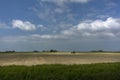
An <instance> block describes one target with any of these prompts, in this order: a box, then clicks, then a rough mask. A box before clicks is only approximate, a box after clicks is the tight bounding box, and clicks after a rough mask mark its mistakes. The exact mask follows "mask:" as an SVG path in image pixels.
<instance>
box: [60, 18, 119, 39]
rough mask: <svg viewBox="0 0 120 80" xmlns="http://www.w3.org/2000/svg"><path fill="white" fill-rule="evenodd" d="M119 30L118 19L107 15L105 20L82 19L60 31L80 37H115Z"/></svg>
mask: <svg viewBox="0 0 120 80" xmlns="http://www.w3.org/2000/svg"><path fill="white" fill-rule="evenodd" d="M119 31H120V19H117V18H112V17H109V18H107V19H106V20H95V21H91V20H89V21H83V22H81V23H79V24H78V25H76V26H73V27H71V28H70V29H68V30H65V31H62V33H63V34H65V35H68V34H69V35H70V34H71V35H73V34H74V35H77V36H78V35H79V36H82V37H115V36H118V34H119Z"/></svg>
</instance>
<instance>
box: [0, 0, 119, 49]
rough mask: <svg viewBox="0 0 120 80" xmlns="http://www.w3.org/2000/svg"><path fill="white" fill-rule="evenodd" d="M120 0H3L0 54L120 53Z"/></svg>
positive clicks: (0, 23)
mask: <svg viewBox="0 0 120 80" xmlns="http://www.w3.org/2000/svg"><path fill="white" fill-rule="evenodd" d="M119 4H120V1H119V0H0V51H6V50H16V51H33V50H50V49H56V50H63V51H69V50H79V51H91V50H114V51H115V50H116V51H120V5H119Z"/></svg>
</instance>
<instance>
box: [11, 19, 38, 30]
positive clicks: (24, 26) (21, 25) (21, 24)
mask: <svg viewBox="0 0 120 80" xmlns="http://www.w3.org/2000/svg"><path fill="white" fill-rule="evenodd" d="M12 25H13V28H18V29H21V30H25V31H33V30H36V26H35V25H34V24H32V23H31V22H29V21H22V20H13V21H12Z"/></svg>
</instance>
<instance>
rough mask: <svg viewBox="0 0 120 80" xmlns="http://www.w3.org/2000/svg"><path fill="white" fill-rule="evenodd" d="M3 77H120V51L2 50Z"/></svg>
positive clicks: (67, 79)
mask: <svg viewBox="0 0 120 80" xmlns="http://www.w3.org/2000/svg"><path fill="white" fill-rule="evenodd" d="M0 80H120V54H119V53H102V52H94V53H90V52H89V53H75V54H72V53H70V52H54V53H49V52H48V53H46V52H44V53H39V52H36V53H33V52H31V53H0Z"/></svg>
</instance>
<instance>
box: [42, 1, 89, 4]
mask: <svg viewBox="0 0 120 80" xmlns="http://www.w3.org/2000/svg"><path fill="white" fill-rule="evenodd" d="M41 1H43V2H54V3H58V4H63V3H67V2H77V3H87V2H88V1H89V0H41Z"/></svg>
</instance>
